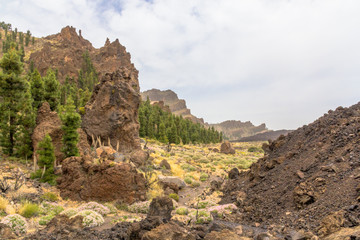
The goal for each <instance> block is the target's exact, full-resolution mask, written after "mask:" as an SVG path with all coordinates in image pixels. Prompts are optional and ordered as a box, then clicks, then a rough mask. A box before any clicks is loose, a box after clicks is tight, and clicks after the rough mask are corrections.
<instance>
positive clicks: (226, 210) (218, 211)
mask: <svg viewBox="0 0 360 240" xmlns="http://www.w3.org/2000/svg"><path fill="white" fill-rule="evenodd" d="M236 209H237V207H236V206H235V205H234V204H232V203H231V204H224V205H218V206H213V207H210V208H209V209H208V211H209V212H211V213H213V214H215V215H216V216H218V217H224V214H231V213H232V212H233V211H235V210H236Z"/></svg>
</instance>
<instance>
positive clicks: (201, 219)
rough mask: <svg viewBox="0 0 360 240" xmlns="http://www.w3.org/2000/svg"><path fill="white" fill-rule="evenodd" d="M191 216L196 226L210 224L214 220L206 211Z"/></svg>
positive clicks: (192, 213) (190, 214)
mask: <svg viewBox="0 0 360 240" xmlns="http://www.w3.org/2000/svg"><path fill="white" fill-rule="evenodd" d="M189 216H190V217H191V219H192V222H194V223H196V224H204V223H209V222H211V221H212V220H213V217H212V215H211V213H210V212H209V211H206V210H199V211H192V212H190V213H189Z"/></svg>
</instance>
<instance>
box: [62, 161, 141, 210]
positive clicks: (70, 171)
mask: <svg viewBox="0 0 360 240" xmlns="http://www.w3.org/2000/svg"><path fill="white" fill-rule="evenodd" d="M62 171H63V175H62V176H61V177H60V178H58V180H57V181H58V188H59V189H60V194H61V196H62V197H63V198H69V199H72V200H76V201H89V200H95V201H113V200H120V201H123V202H126V203H132V202H134V201H136V200H145V195H146V187H145V178H144V177H143V175H142V174H140V173H138V172H137V171H136V169H135V168H134V167H132V166H131V165H130V164H128V163H115V162H113V161H107V160H105V161H103V162H101V163H95V162H94V160H93V159H92V158H91V157H89V156H84V157H70V158H67V159H65V160H64V161H63V163H62Z"/></svg>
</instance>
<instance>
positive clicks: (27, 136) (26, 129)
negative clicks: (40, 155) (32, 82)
mask: <svg viewBox="0 0 360 240" xmlns="http://www.w3.org/2000/svg"><path fill="white" fill-rule="evenodd" d="M32 102H33V99H32V97H31V93H30V87H27V91H26V93H25V96H24V101H23V102H22V105H23V106H22V107H21V109H22V110H23V111H22V114H21V118H20V121H19V122H20V128H19V138H18V141H17V146H16V155H17V156H20V157H24V158H25V159H26V160H27V159H28V158H30V157H31V155H32V153H33V147H32V140H31V135H32V133H33V131H34V128H35V120H36V113H35V111H34V109H33V107H32Z"/></svg>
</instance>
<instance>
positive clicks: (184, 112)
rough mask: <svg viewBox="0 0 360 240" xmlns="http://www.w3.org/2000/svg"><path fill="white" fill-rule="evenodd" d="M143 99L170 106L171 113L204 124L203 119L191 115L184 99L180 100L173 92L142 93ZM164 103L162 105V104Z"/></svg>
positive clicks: (154, 90)
mask: <svg viewBox="0 0 360 240" xmlns="http://www.w3.org/2000/svg"><path fill="white" fill-rule="evenodd" d="M141 98H142V100H143V101H146V99H147V98H149V100H150V101H151V102H152V103H153V104H156V105H160V107H161V105H162V104H165V105H167V106H169V108H170V111H171V112H172V113H173V114H175V115H178V116H183V118H185V119H190V120H191V121H193V122H194V123H200V124H204V120H203V119H202V118H197V117H195V116H194V115H192V114H191V112H190V109H188V108H187V107H186V102H185V100H184V99H179V98H178V96H177V94H176V93H174V92H173V91H171V90H166V91H161V90H159V89H151V90H148V91H145V92H142V93H141ZM160 102H162V103H160Z"/></svg>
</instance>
